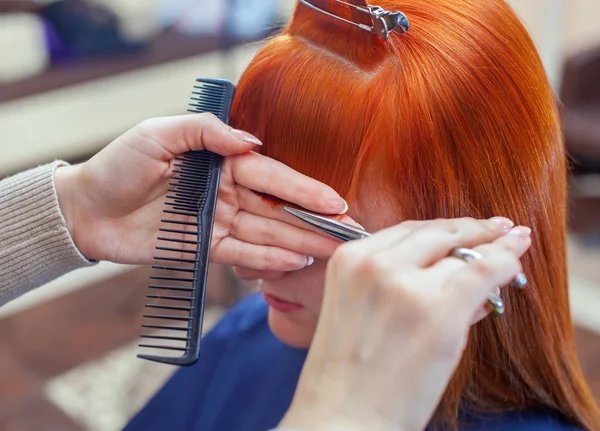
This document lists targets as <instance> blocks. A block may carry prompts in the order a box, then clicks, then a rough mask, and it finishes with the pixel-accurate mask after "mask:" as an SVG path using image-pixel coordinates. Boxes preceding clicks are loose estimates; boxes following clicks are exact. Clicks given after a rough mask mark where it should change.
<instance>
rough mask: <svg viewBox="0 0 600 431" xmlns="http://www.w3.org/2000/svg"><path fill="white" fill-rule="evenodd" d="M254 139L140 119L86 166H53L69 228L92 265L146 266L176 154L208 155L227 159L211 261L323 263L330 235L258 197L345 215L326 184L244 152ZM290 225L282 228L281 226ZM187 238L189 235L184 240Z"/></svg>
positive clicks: (215, 125) (191, 119) (275, 266)
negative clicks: (297, 222) (312, 229)
mask: <svg viewBox="0 0 600 431" xmlns="http://www.w3.org/2000/svg"><path fill="white" fill-rule="evenodd" d="M256 145H260V141H258V139H256V138H255V137H253V136H251V135H249V134H247V133H244V132H239V131H235V130H232V129H231V128H230V127H228V126H226V125H225V124H223V123H222V122H221V121H219V120H218V119H217V118H216V117H214V116H211V115H205V114H199V115H185V116H180V117H170V118H157V119H152V120H147V121H144V122H143V123H141V124H140V125H138V126H137V127H135V128H133V129H132V130H130V131H129V132H127V133H125V134H124V135H123V136H121V137H120V138H118V139H117V140H115V141H114V142H113V143H111V144H110V145H108V146H107V147H106V148H105V149H103V150H102V151H101V152H100V153H98V154H97V155H96V156H94V157H93V158H92V159H91V160H89V161H87V162H85V163H83V164H81V165H77V166H71V167H63V168H59V169H58V170H57V172H56V187H57V191H58V196H59V202H60V206H61V209H62V211H63V214H64V216H65V219H66V221H67V225H68V228H69V230H70V232H71V235H72V237H73V239H74V241H75V244H76V245H77V247H78V248H79V249H80V251H81V252H82V253H83V254H84V255H85V256H86V257H87V258H89V259H91V260H109V261H113V262H118V263H143V264H146V263H151V262H152V260H153V256H154V255H155V252H154V247H155V246H156V245H157V236H158V229H159V227H160V220H161V218H163V219H164V218H168V216H167V215H166V214H163V212H162V211H163V209H165V206H164V202H165V196H166V193H167V189H168V182H169V178H170V176H171V168H172V163H173V161H174V158H175V157H176V156H177V155H179V154H182V153H185V152H187V151H189V150H202V149H208V150H210V151H213V152H216V153H219V154H221V155H223V156H229V157H226V158H225V160H224V162H223V171H222V175H221V183H220V188H219V199H218V204H217V213H216V220H215V226H214V231H213V241H212V247H211V250H212V254H211V260H212V261H213V262H217V263H221V264H226V265H236V266H240V267H244V268H249V269H256V270H269V271H291V270H296V269H300V268H303V267H305V266H306V265H307V264H309V263H311V259H309V257H308V256H314V257H323V256H326V257H329V255H331V254H332V253H333V251H334V250H335V249H336V248H337V247H338V246H339V243H338V242H337V241H335V240H333V239H329V238H326V237H325V236H322V235H319V234H316V233H313V232H310V231H308V230H305V229H303V228H301V227H298V225H294V224H293V223H294V221H292V220H290V219H291V217H289V216H288V217H287V218H286V214H285V213H284V212H283V211H282V210H281V209H279V208H273V207H272V205H269V204H268V203H267V202H265V201H264V200H263V199H261V198H260V197H259V196H258V195H257V194H256V193H255V192H263V193H267V194H269V195H273V196H277V197H279V198H281V199H283V200H286V201H289V202H293V203H295V204H297V205H299V206H301V207H304V208H308V209H311V210H313V211H316V212H321V213H327V214H336V213H341V212H344V211H345V209H346V203H345V202H344V200H343V199H342V198H341V197H340V196H339V195H338V194H337V193H336V192H335V191H334V190H332V189H331V188H330V187H328V186H326V185H324V184H321V183H319V182H317V181H315V180H313V179H310V178H308V177H306V176H304V175H301V174H299V173H297V172H295V171H294V170H292V169H290V168H289V167H287V166H285V165H283V164H281V163H279V162H276V161H274V160H272V159H269V158H267V157H264V156H261V155H259V154H257V153H254V152H251V150H252V149H253V148H254V147H255V146H256ZM286 220H287V221H289V223H288V222H286ZM187 239H192V238H190V237H187Z"/></svg>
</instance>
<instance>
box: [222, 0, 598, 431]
mask: <svg viewBox="0 0 600 431" xmlns="http://www.w3.org/2000/svg"><path fill="white" fill-rule="evenodd" d="M377 4H378V5H379V6H382V7H383V8H385V9H388V10H401V11H403V12H404V13H406V15H407V16H408V18H409V20H410V23H411V29H410V31H409V32H408V33H407V34H405V35H394V34H392V35H391V37H390V40H389V41H388V42H387V43H383V42H381V41H380V40H379V39H377V38H376V37H375V36H372V35H370V34H368V33H367V32H365V31H363V30H360V29H358V28H355V27H353V26H351V25H348V24H345V23H341V22H338V21H337V20H335V19H332V18H330V17H327V16H325V15H322V14H319V13H318V12H315V11H313V10H311V9H309V8H307V7H305V6H304V5H299V6H298V7H297V8H296V12H295V14H294V17H293V19H292V21H291V22H290V24H289V26H288V27H287V28H286V30H285V31H284V32H283V33H282V34H281V35H279V36H277V37H275V38H274V39H272V40H270V41H269V42H268V43H267V44H266V46H265V47H264V48H263V49H262V50H261V51H260V52H259V53H258V55H257V56H256V58H255V59H254V60H253V62H252V63H251V64H250V66H249V67H248V69H247V70H246V72H245V73H244V75H243V77H242V79H241V81H240V83H239V85H238V93H237V96H236V100H235V103H234V109H233V122H232V124H233V126H234V127H237V128H241V129H245V130H248V131H250V132H252V133H254V134H255V135H256V136H258V137H259V138H260V139H261V140H262V141H263V143H264V147H263V148H262V150H261V151H262V152H263V153H264V154H266V155H268V156H270V157H273V158H275V159H277V160H280V161H282V162H284V163H286V164H288V165H290V166H291V167H293V168H294V169H296V170H298V171H300V172H302V173H305V174H307V175H310V176H312V177H314V178H316V179H318V180H320V181H323V182H325V183H327V184H329V185H331V186H332V187H334V188H335V189H336V190H337V191H338V192H340V193H341V194H342V196H345V197H346V198H347V200H348V201H349V202H350V204H351V205H353V204H354V205H357V206H359V207H361V208H364V209H365V211H367V212H368V210H369V205H370V202H372V201H373V199H375V200H379V201H385V204H386V206H388V207H389V208H390V209H392V210H393V212H394V214H396V215H397V220H396V222H400V221H402V220H406V219H413V220H419V219H433V218H439V217H443V218H453V217H463V216H470V217H476V218H487V217H492V216H496V215H504V216H507V217H511V218H512V219H513V220H514V221H515V222H516V223H519V224H523V225H526V226H530V227H531V228H532V229H533V247H532V249H531V251H530V252H529V253H528V254H527V255H526V256H525V257H524V259H523V264H524V268H525V272H526V274H527V275H528V278H529V280H530V283H529V286H528V288H527V289H526V290H524V291H517V290H512V289H504V290H503V297H504V299H505V302H506V304H507V314H506V315H505V316H503V317H501V318H498V319H487V320H485V321H483V322H481V323H479V324H478V325H476V326H475V327H474V328H473V329H472V331H471V333H470V337H469V342H468V346H467V349H466V351H465V354H464V357H463V359H462V361H461V363H460V365H459V367H458V369H457V371H456V373H455V375H454V377H453V379H452V381H451V383H450V385H449V387H448V389H447V391H446V393H445V395H444V397H443V400H442V402H441V403H440V405H439V408H438V410H437V413H436V416H435V418H434V424H436V425H440V426H451V427H454V428H456V427H457V417H458V414H459V411H460V410H461V409H463V408H464V409H467V410H469V411H471V412H477V411H486V412H493V411H508V410H544V411H548V412H550V413H553V414H556V415H559V416H562V417H563V418H565V419H567V420H570V421H573V422H574V423H575V424H578V425H580V426H583V427H585V428H586V429H592V430H600V419H599V417H600V416H599V414H598V410H597V407H596V405H595V403H594V401H593V399H592V397H591V395H590V391H589V390H588V388H587V386H586V384H585V382H584V379H583V377H582V373H581V371H580V367H579V364H578V361H577V357H576V351H575V346H574V341H573V327H572V322H571V318H570V314H569V301H568V292H567V263H566V241H565V232H566V227H565V219H566V163H565V153H564V148H563V142H562V136H561V130H560V125H559V120H558V116H557V109H556V106H555V101H554V96H553V93H552V91H551V87H550V85H549V83H548V80H547V77H546V74H545V72H544V68H543V66H542V64H541V62H540V59H539V56H538V53H537V51H536V49H535V46H534V44H533V42H532V41H531V39H530V37H529V35H528V33H527V31H526V30H525V29H524V27H523V25H522V24H521V23H520V21H519V20H518V18H517V17H516V15H515V13H514V12H513V11H512V10H511V8H510V7H509V6H508V5H507V4H506V3H505V2H504V1H502V0H487V1H481V0H436V1H431V0H403V1H397V0H380V1H379V2H378V3H377ZM359 221H360V220H359Z"/></svg>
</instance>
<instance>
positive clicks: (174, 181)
mask: <svg viewBox="0 0 600 431" xmlns="http://www.w3.org/2000/svg"><path fill="white" fill-rule="evenodd" d="M234 91H235V87H234V86H233V84H232V83H230V82H228V81H222V80H197V84H196V86H195V87H194V92H193V95H192V98H191V102H190V105H189V107H190V109H189V111H190V112H195V113H201V112H210V113H212V114H214V115H216V116H217V117H218V118H220V119H221V121H223V122H224V123H226V124H228V123H229V111H230V109H231V103H232V101H233V94H234ZM221 160H222V158H221V156H218V155H216V154H214V153H211V152H209V151H190V152H187V153H185V154H183V155H181V156H178V157H176V159H175V162H174V163H173V170H172V176H171V179H170V181H169V190H168V193H167V197H166V201H165V208H164V209H163V213H164V214H165V217H164V219H163V220H161V224H162V226H161V228H160V230H159V232H160V234H159V236H158V245H157V247H156V250H158V251H160V252H161V253H160V254H161V255H160V256H156V257H155V261H156V263H155V265H154V266H153V267H152V268H153V269H154V270H155V271H156V275H152V276H151V277H150V279H151V280H152V284H151V285H150V286H149V289H150V292H151V293H150V294H148V295H147V296H146V297H147V298H148V299H149V300H150V303H149V304H146V309H147V310H148V313H147V314H144V319H147V322H145V323H144V324H143V325H142V327H143V328H146V329H149V330H158V331H161V332H160V333H145V334H144V335H142V336H141V338H143V339H150V340H155V342H156V344H140V347H142V348H145V349H153V350H159V352H158V353H156V354H143V355H138V357H140V358H144V359H148V360H151V361H156V362H162V363H167V364H173V365H191V364H193V363H195V362H196V361H197V360H198V357H199V354H200V335H201V332H202V318H203V312H204V296H205V290H206V276H207V267H208V258H209V255H210V240H211V235H212V225H213V222H214V220H213V219H214V211H215V207H216V199H217V187H218V184H219V178H220V172H221ZM150 310H151V311H150ZM144 332H150V331H144ZM182 334H185V335H182ZM162 342H164V345H163V344H162ZM160 351H171V352H176V353H177V352H180V353H181V356H165V355H164V353H165V352H162V353H161V352H160Z"/></svg>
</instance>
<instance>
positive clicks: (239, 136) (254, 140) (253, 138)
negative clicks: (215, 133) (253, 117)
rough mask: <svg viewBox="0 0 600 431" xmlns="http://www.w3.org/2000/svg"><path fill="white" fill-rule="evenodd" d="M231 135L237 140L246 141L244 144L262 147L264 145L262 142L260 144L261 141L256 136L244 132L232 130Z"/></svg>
mask: <svg viewBox="0 0 600 431" xmlns="http://www.w3.org/2000/svg"><path fill="white" fill-rule="evenodd" d="M231 134H232V135H233V136H235V137H236V138H237V139H239V140H241V141H244V142H248V143H250V144H254V145H262V144H263V143H262V142H260V139H258V138H257V137H256V136H254V135H252V134H250V133H248V132H244V131H243V130H238V129H231Z"/></svg>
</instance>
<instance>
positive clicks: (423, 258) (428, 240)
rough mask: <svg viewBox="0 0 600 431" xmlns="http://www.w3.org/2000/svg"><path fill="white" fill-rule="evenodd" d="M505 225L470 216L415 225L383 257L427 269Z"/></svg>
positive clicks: (498, 234) (495, 235)
mask: <svg viewBox="0 0 600 431" xmlns="http://www.w3.org/2000/svg"><path fill="white" fill-rule="evenodd" d="M505 233H506V231H505V230H504V228H503V227H502V226H500V225H498V224H497V223H495V222H493V221H490V220H475V219H470V218H461V219H450V220H434V221H432V222H430V223H428V224H423V225H421V226H418V227H416V228H415V229H414V230H412V231H411V232H410V233H409V234H407V235H406V236H405V237H404V238H403V239H402V241H401V243H400V244H398V245H394V251H393V252H391V253H390V252H387V251H385V252H384V251H382V252H381V253H383V254H382V259H385V260H388V261H390V263H391V264H394V265H398V264H408V265H411V266H417V267H421V268H426V267H428V266H430V265H433V264H435V263H436V262H438V261H439V260H441V259H444V258H445V257H447V256H448V255H449V254H450V252H451V251H452V250H453V249H455V248H458V247H467V248H472V247H474V246H477V245H480V244H485V243H488V242H491V241H494V240H496V239H498V238H499V237H501V236H503V235H504V234H505Z"/></svg>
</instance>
